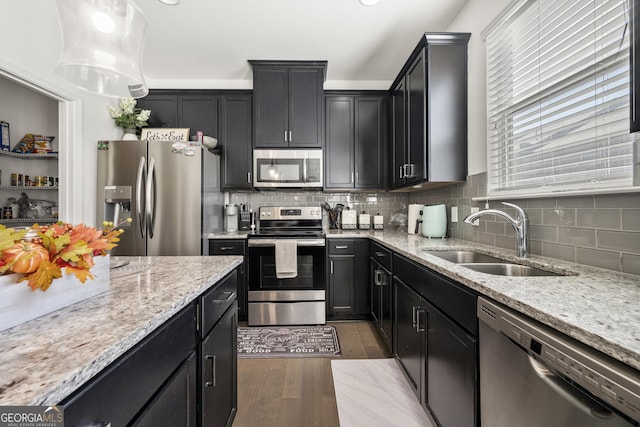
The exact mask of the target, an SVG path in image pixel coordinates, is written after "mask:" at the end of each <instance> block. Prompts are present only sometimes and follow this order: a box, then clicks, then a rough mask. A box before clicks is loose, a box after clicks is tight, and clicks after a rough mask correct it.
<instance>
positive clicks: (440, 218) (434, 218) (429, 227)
mask: <svg viewBox="0 0 640 427" xmlns="http://www.w3.org/2000/svg"><path fill="white" fill-rule="evenodd" d="M422 235H423V236H424V237H439V238H445V237H447V207H446V206H445V205H430V206H425V207H423V208H422Z"/></svg>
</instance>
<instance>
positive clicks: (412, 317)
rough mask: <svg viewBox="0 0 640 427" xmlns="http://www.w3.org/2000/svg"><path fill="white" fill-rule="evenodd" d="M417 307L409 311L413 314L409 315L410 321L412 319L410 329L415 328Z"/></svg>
mask: <svg viewBox="0 0 640 427" xmlns="http://www.w3.org/2000/svg"><path fill="white" fill-rule="evenodd" d="M417 309H418V307H416V306H415V305H414V306H413V307H411V310H412V311H413V313H411V319H412V322H413V323H412V324H411V327H412V328H415V327H416V323H417V322H416V311H417Z"/></svg>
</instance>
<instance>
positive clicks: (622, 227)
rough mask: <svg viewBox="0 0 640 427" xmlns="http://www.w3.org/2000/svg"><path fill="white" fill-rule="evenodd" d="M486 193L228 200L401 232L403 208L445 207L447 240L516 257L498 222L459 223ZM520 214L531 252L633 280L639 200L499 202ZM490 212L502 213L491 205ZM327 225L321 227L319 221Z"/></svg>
mask: <svg viewBox="0 0 640 427" xmlns="http://www.w3.org/2000/svg"><path fill="white" fill-rule="evenodd" d="M486 193H487V186H486V173H482V174H477V175H472V176H469V177H467V181H466V182H465V183H462V184H454V185H450V186H446V187H439V188H435V189H431V190H425V191H420V192H410V193H404V192H400V193H389V192H387V193H385V192H381V193H325V192H322V191H317V192H313V191H305V192H289V191H262V192H252V193H231V194H230V202H231V203H250V204H251V206H252V207H253V208H257V207H259V206H273V205H293V206H302V205H310V204H313V205H315V204H317V205H319V204H320V203H322V202H327V203H329V204H330V205H331V207H334V206H335V205H336V204H337V203H342V204H344V205H345V206H349V207H350V208H351V209H355V210H357V211H359V212H362V211H365V212H366V213H369V214H371V215H375V214H377V213H380V214H382V215H384V226H385V228H394V229H395V228H400V229H402V230H403V231H406V227H407V225H406V221H407V217H406V215H407V206H408V205H409V204H410V203H421V204H428V205H430V204H440V203H444V204H446V205H447V217H448V218H449V224H448V233H447V235H448V236H450V237H455V238H458V239H462V240H468V241H471V242H477V243H482V244H486V245H490V246H495V247H497V248H502V249H513V250H514V251H515V247H516V240H515V234H514V231H513V228H512V227H511V226H510V225H508V224H507V223H506V222H504V221H503V220H501V219H499V218H496V217H493V216H485V217H482V218H480V226H478V227H474V226H471V225H468V224H465V223H463V222H462V220H463V219H464V217H465V216H467V215H469V214H470V213H471V207H472V206H473V207H478V208H480V209H484V208H485V203H484V202H474V201H472V200H471V199H472V198H473V197H482V196H485V195H486ZM504 201H506V202H511V203H514V204H516V205H518V206H520V207H522V208H523V209H525V210H526V211H527V214H528V215H529V220H530V225H531V229H530V231H531V234H530V239H531V253H533V254H537V255H542V256H546V257H551V258H557V259H562V260H566V261H572V262H577V263H580V264H586V265H592V266H595V267H601V268H606V269H609V270H615V271H622V272H625V273H630V274H635V275H640V195H639V194H616V195H598V196H577V197H558V198H553V197H550V198H536V199H529V200H526V199H518V200H504ZM452 206H457V207H458V218H459V222H457V223H452V222H451V207H452ZM489 207H491V208H497V209H506V210H507V211H508V212H509V213H510V214H511V215H515V213H514V212H513V211H512V210H510V209H507V208H505V207H504V206H502V205H501V204H500V202H498V201H492V202H490V203H489ZM325 223H326V222H325Z"/></svg>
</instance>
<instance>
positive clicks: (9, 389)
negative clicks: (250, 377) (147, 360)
mask: <svg viewBox="0 0 640 427" xmlns="http://www.w3.org/2000/svg"><path fill="white" fill-rule="evenodd" d="M116 260H127V261H130V264H129V265H128V266H125V267H121V268H122V269H128V272H129V273H131V274H129V275H126V276H121V277H118V276H119V275H121V274H124V272H118V270H119V269H115V270H112V271H111V286H110V289H109V291H107V292H105V293H102V294H100V295H98V296H95V297H93V298H89V299H87V300H84V301H81V302H79V303H77V304H74V305H71V306H68V307H66V308H63V309H61V310H58V311H55V312H53V313H51V314H48V315H46V316H43V317H40V318H38V319H34V320H32V321H29V322H25V323H23V324H21V325H18V326H15V327H13V328H11V329H7V330H5V331H3V332H0V348H1V349H2V352H1V353H0V366H2V369H0V405H1V406H8V405H55V404H58V403H59V402H60V401H61V400H63V399H64V398H65V397H67V396H68V395H69V394H70V393H71V392H73V391H74V390H76V389H77V388H78V387H80V386H81V385H83V384H84V383H85V382H86V381H87V380H89V379H90V378H91V377H93V376H94V375H95V374H97V373H98V372H100V371H101V370H102V369H104V368H105V367H106V366H108V365H109V364H110V363H111V362H113V361H114V360H116V359H117V358H118V357H120V356H121V355H122V354H124V353H125V352H126V351H127V350H129V349H130V348H132V347H133V346H134V345H135V344H136V343H138V342H139V341H140V340H142V339H143V338H144V337H146V336H147V335H148V334H149V333H151V332H152V331H153V330H155V329H156V328H157V327H158V326H160V325H162V324H163V323H164V322H165V321H167V320H168V319H169V318H171V317H172V316H173V315H174V314H176V313H178V312H179V311H180V310H181V309H183V308H184V307H186V306H187V305H188V304H189V303H190V302H192V301H193V300H194V299H195V298H197V297H198V296H199V295H200V294H202V292H204V291H205V290H206V289H208V288H210V287H211V286H213V285H214V284H215V283H216V282H218V281H219V280H220V279H222V278H223V277H224V276H225V275H226V274H227V273H229V272H230V271H232V270H233V269H234V268H235V267H236V266H238V265H240V264H241V263H242V257H240V256H216V257H199V256H192V257H118V258H112V263H113V262H114V261H116ZM124 271H125V272H126V271H127V270H124ZM114 272H115V273H114Z"/></svg>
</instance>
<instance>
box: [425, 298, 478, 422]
mask: <svg viewBox="0 0 640 427" xmlns="http://www.w3.org/2000/svg"><path fill="white" fill-rule="evenodd" d="M426 329H427V346H426V347H427V375H426V379H427V380H428V382H427V386H426V399H425V400H426V404H427V406H428V407H429V408H430V409H431V411H432V413H433V415H434V416H435V418H436V419H437V420H438V423H439V425H443V426H458V427H473V426H475V425H476V419H477V411H478V397H477V393H476V390H477V386H476V384H477V381H478V378H477V372H478V369H477V362H476V361H477V352H478V340H477V338H474V337H472V336H470V335H468V334H467V333H465V332H464V331H463V330H462V329H461V328H459V327H458V326H457V325H456V324H454V323H453V322H452V321H451V320H449V319H448V318H446V317H445V316H444V315H443V314H441V313H440V312H439V311H438V310H436V309H435V308H430V309H429V313H428V321H427V328H426ZM451 396H455V399H451Z"/></svg>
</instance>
